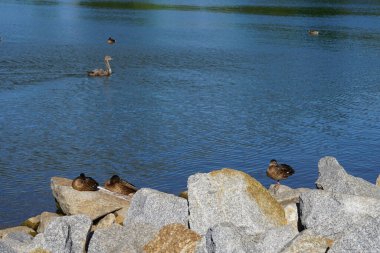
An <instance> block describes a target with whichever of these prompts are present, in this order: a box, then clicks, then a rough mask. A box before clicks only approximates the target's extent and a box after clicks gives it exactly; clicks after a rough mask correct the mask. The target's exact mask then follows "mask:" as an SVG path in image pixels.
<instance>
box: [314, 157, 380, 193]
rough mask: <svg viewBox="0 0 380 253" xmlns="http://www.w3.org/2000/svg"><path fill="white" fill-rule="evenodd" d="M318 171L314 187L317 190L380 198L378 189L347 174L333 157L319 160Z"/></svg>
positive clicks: (379, 189)
mask: <svg viewBox="0 0 380 253" xmlns="http://www.w3.org/2000/svg"><path fill="white" fill-rule="evenodd" d="M318 170H319V177H318V180H317V182H316V185H317V187H318V188H319V189H323V190H326V191H331V192H336V193H342V194H350V195H357V196H365V197H371V198H380V188H379V187H376V186H375V185H373V184H371V183H370V182H367V181H365V180H364V179H362V178H359V177H354V176H351V175H349V174H347V172H346V171H345V170H344V168H343V167H342V166H341V165H340V164H339V163H338V161H337V160H336V159H335V158H334V157H331V156H327V157H324V158H322V159H321V160H319V163H318Z"/></svg>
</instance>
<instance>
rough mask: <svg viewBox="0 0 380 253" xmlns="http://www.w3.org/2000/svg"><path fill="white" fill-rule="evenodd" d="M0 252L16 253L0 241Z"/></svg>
mask: <svg viewBox="0 0 380 253" xmlns="http://www.w3.org/2000/svg"><path fill="white" fill-rule="evenodd" d="M0 252H1V253H18V252H17V251H15V250H14V249H12V248H11V247H9V246H8V245H7V244H6V243H4V242H3V240H0Z"/></svg>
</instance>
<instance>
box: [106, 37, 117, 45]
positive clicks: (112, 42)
mask: <svg viewBox="0 0 380 253" xmlns="http://www.w3.org/2000/svg"><path fill="white" fill-rule="evenodd" d="M115 42H116V40H115V39H112V38H111V37H109V38H108V40H107V43H108V44H115Z"/></svg>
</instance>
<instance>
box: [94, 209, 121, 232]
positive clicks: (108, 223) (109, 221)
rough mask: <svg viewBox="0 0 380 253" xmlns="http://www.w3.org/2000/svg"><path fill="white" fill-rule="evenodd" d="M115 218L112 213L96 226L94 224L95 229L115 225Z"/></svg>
mask: <svg viewBox="0 0 380 253" xmlns="http://www.w3.org/2000/svg"><path fill="white" fill-rule="evenodd" d="M115 220H116V217H115V215H114V214H113V213H109V214H107V215H106V216H104V217H103V218H102V219H101V220H100V221H99V222H98V224H96V229H101V228H106V227H109V226H111V225H112V224H113V223H115Z"/></svg>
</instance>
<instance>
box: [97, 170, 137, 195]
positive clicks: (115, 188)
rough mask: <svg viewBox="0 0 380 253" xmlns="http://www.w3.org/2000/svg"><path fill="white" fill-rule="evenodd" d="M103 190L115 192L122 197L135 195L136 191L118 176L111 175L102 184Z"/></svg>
mask: <svg viewBox="0 0 380 253" xmlns="http://www.w3.org/2000/svg"><path fill="white" fill-rule="evenodd" d="M104 188H106V189H107V190H109V191H111V192H116V193H120V194H124V195H128V194H130V193H135V192H136V191H137V190H138V189H137V188H136V186H134V185H133V184H131V183H128V182H127V181H124V180H122V179H121V178H120V177H119V176H118V175H113V176H112V177H111V178H110V179H109V180H107V181H106V183H105V184H104Z"/></svg>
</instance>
